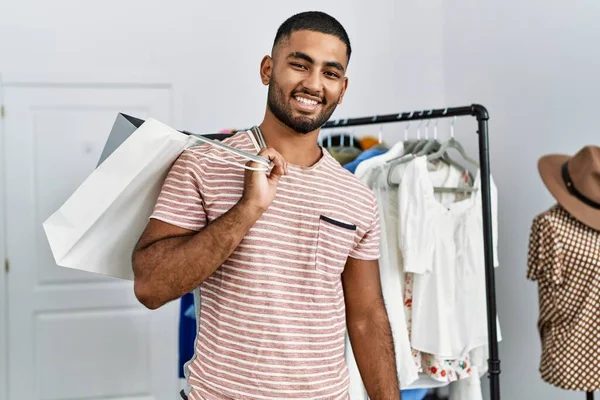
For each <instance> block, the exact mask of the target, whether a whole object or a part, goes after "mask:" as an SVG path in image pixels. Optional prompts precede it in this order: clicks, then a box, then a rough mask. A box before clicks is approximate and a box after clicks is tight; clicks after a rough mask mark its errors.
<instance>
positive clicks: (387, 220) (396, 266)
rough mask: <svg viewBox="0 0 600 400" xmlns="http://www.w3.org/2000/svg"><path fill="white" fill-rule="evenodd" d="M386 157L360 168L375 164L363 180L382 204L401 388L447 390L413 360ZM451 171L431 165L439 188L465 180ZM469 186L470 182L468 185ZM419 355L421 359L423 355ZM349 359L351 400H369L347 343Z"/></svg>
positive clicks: (442, 196)
mask: <svg viewBox="0 0 600 400" xmlns="http://www.w3.org/2000/svg"><path fill="white" fill-rule="evenodd" d="M396 148H397V147H396ZM392 149H393V148H392ZM385 156H386V155H385V154H384V155H380V156H377V157H374V158H372V159H369V160H366V161H363V162H362V163H361V164H359V166H362V165H363V164H364V163H371V164H372V165H371V166H370V167H369V168H368V169H367V170H365V171H363V173H362V178H363V179H364V181H363V182H365V183H366V184H367V185H368V186H370V187H371V189H372V190H373V192H374V194H375V196H376V198H377V202H378V204H379V210H380V220H381V257H380V260H379V266H380V274H381V281H382V292H383V297H384V299H385V303H386V307H387V311H388V316H389V320H390V326H391V328H392V332H393V336H394V345H395V351H396V365H397V368H398V379H399V381H400V386H401V388H403V389H404V390H406V389H407V388H411V389H417V388H433V387H441V386H445V385H447V384H448V382H449V380H447V379H437V380H436V379H433V378H431V377H429V374H431V375H435V374H433V373H431V372H430V371H431V370H426V371H424V374H422V375H421V376H420V375H419V367H420V362H419V363H416V362H415V359H413V355H412V354H413V351H412V349H411V346H410V340H409V329H408V327H407V316H406V314H405V310H406V308H405V304H404V298H403V296H402V294H403V292H404V282H405V276H404V271H403V267H402V255H401V253H400V249H399V247H398V234H399V231H398V226H399V225H398V210H399V207H398V187H390V186H388V184H387V169H386V165H385V164H386V161H387V159H389V157H385ZM396 156H397V155H396ZM405 168H406V164H403V165H400V166H399V167H398V168H397V173H399V174H402V173H403V171H404V169H405ZM450 168H454V167H450V166H448V165H447V164H445V163H435V164H432V165H431V169H432V171H431V172H432V179H433V181H434V183H435V185H436V186H446V187H456V186H459V185H460V183H461V182H460V181H462V179H463V177H462V175H461V172H460V171H458V170H456V171H454V173H453V174H452V178H450V179H449V178H448V175H449V169H450ZM469 183H470V182H469V181H467V184H469ZM435 197H436V199H437V200H438V201H449V200H450V199H454V198H455V197H456V195H455V194H451V193H435ZM418 354H419V355H421V353H418ZM346 357H347V360H348V368H349V370H350V388H351V390H350V396H351V397H350V398H352V399H353V400H359V399H367V394H366V390H365V388H364V386H363V383H362V380H361V377H360V373H359V370H358V367H357V365H356V362H355V360H354V357H353V354H352V349H351V348H350V345H349V342H347V350H346ZM440 362H441V363H445V362H446V360H440ZM463 367H465V368H464V369H466V365H463ZM449 370H450V369H449V368H446V369H445V371H446V372H448V371H449ZM446 372H442V368H440V371H437V374H438V376H441V374H444V375H445V374H446ZM448 375H450V374H448ZM462 375H464V374H462ZM454 376H458V374H454ZM404 390H403V396H404ZM403 398H404V397H403Z"/></svg>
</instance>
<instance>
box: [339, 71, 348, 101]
mask: <svg viewBox="0 0 600 400" xmlns="http://www.w3.org/2000/svg"><path fill="white" fill-rule="evenodd" d="M346 89H348V77H344V84H343V86H342V93H340V98H339V99H338V104H342V100H344V94H346Z"/></svg>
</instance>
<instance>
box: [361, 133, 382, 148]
mask: <svg viewBox="0 0 600 400" xmlns="http://www.w3.org/2000/svg"><path fill="white" fill-rule="evenodd" d="M359 141H360V146H361V147H362V148H363V150H369V149H370V148H372V147H375V146H377V145H378V144H379V139H377V138H376V137H373V136H363V137H361V138H360V139H359Z"/></svg>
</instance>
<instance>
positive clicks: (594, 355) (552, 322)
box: [527, 205, 600, 391]
mask: <svg viewBox="0 0 600 400" xmlns="http://www.w3.org/2000/svg"><path fill="white" fill-rule="evenodd" d="M527 268H528V269H527V278H528V279H530V280H533V281H536V282H537V284H538V290H539V319H538V329H539V335H540V339H541V342H542V356H541V360H540V367H539V370H540V373H541V376H542V379H543V380H544V381H546V382H548V383H550V384H552V385H555V386H558V387H560V388H563V389H570V390H582V391H595V390H599V389H600V340H599V338H600V334H599V332H600V328H599V327H600V291H599V290H598V288H600V231H597V230H594V229H592V228H590V227H588V226H587V225H584V224H583V223H581V222H579V221H578V220H576V219H575V218H573V217H572V216H571V215H570V214H569V213H568V212H567V211H566V210H565V209H564V208H562V207H561V206H560V205H555V206H554V207H552V208H550V209H549V210H547V211H545V212H543V213H541V214H540V215H538V216H537V217H535V219H534V220H533V222H532V225H531V232H530V238H529V252H528V260H527Z"/></svg>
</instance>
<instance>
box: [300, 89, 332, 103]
mask: <svg viewBox="0 0 600 400" xmlns="http://www.w3.org/2000/svg"><path fill="white" fill-rule="evenodd" d="M298 94H306V95H309V96H312V97H316V98H318V99H319V101H320V102H321V104H327V100H325V97H323V96H322V95H320V94H318V93H312V92H311V91H310V90H306V89H303V90H296V91H295V92H293V93H292V97H293V96H296V95H298Z"/></svg>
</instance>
